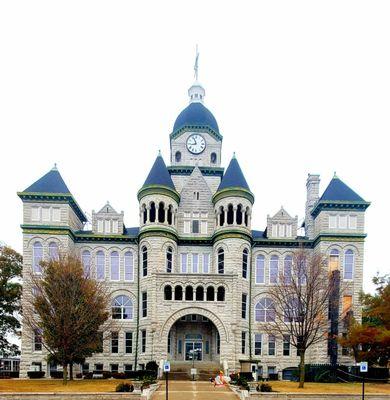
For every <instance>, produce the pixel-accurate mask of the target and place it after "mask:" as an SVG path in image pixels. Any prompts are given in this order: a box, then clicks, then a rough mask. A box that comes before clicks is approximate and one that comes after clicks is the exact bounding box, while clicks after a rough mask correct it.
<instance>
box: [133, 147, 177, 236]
mask: <svg viewBox="0 0 390 400" xmlns="http://www.w3.org/2000/svg"><path fill="white" fill-rule="evenodd" d="M179 200H180V195H179V193H177V191H176V189H175V186H174V184H173V181H172V179H171V176H170V174H169V172H168V169H167V167H166V165H165V162H164V160H163V158H162V156H161V154H160V153H159V154H158V156H157V158H156V161H155V162H154V164H153V166H152V168H151V170H150V172H149V175H148V177H147V178H146V180H145V183H144V184H143V186H142V188H141V189H140V190H139V192H138V201H139V205H140V227H141V232H142V231H145V230H149V229H153V228H155V227H161V226H164V227H166V228H168V229H171V230H173V231H175V232H176V229H177V228H176V226H177V208H178V204H179Z"/></svg>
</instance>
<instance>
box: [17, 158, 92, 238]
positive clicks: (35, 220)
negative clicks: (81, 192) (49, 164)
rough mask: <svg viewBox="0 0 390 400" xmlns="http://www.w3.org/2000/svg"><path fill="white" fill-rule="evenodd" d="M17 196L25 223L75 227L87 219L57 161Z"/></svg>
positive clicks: (77, 228) (81, 224) (81, 227)
mask: <svg viewBox="0 0 390 400" xmlns="http://www.w3.org/2000/svg"><path fill="white" fill-rule="evenodd" d="M18 196H19V197H20V198H21V199H22V201H23V224H24V225H34V226H38V225H44V226H57V227H59V226H61V227H69V228H71V229H72V230H75V231H76V230H81V229H83V226H84V223H85V222H87V218H86V217H85V215H84V213H83V211H82V210H81V208H80V206H79V205H78V204H77V202H76V200H75V198H74V197H73V195H72V193H71V192H70V190H69V189H68V187H67V185H66V184H65V182H64V180H63V179H62V176H61V174H60V173H59V171H58V169H57V166H56V165H54V167H53V168H52V169H51V170H50V171H49V172H48V173H46V174H45V175H43V176H42V177H41V178H40V179H38V180H37V181H36V182H34V183H33V184H32V185H30V186H29V187H28V188H26V189H25V190H23V191H22V192H18Z"/></svg>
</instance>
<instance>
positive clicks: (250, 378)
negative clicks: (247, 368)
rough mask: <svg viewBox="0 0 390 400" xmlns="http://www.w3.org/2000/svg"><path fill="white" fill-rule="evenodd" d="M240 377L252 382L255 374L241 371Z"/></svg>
mask: <svg viewBox="0 0 390 400" xmlns="http://www.w3.org/2000/svg"><path fill="white" fill-rule="evenodd" d="M239 375H240V378H243V379H245V380H246V381H247V382H252V381H253V380H254V379H253V375H252V372H240V374H239Z"/></svg>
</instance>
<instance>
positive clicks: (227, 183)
mask: <svg viewBox="0 0 390 400" xmlns="http://www.w3.org/2000/svg"><path fill="white" fill-rule="evenodd" d="M227 188H242V189H245V190H249V191H250V189H249V185H248V183H247V181H246V179H245V176H244V174H243V172H242V170H241V167H240V164H239V163H238V161H237V158H236V157H235V156H233V158H232V159H231V161H230V164H229V166H228V167H227V169H226V172H225V175H224V176H223V178H222V181H221V183H220V185H219V188H218V191H220V190H222V189H227Z"/></svg>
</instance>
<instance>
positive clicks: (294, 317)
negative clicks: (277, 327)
mask: <svg viewBox="0 0 390 400" xmlns="http://www.w3.org/2000/svg"><path fill="white" fill-rule="evenodd" d="M304 309H305V307H304V304H303V302H302V301H301V302H300V301H298V299H297V298H291V299H290V300H289V301H288V302H286V304H285V307H284V322H293V321H297V322H299V319H300V318H301V319H302V318H303V316H304V314H305V310H304Z"/></svg>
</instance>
